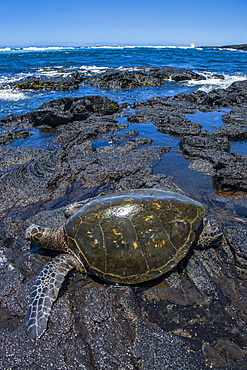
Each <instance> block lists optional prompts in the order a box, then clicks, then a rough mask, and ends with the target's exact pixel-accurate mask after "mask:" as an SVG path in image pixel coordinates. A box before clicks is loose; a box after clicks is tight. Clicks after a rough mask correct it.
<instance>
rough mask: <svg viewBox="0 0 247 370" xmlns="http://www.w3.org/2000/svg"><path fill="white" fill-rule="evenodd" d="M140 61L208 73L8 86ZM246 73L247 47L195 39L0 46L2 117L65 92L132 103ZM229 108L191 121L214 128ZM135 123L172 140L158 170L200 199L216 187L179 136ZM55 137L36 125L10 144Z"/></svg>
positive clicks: (158, 140) (244, 147)
mask: <svg viewBox="0 0 247 370" xmlns="http://www.w3.org/2000/svg"><path fill="white" fill-rule="evenodd" d="M141 66H145V67H163V66H167V67H177V68H186V69H190V70H193V71H195V72H198V73H200V74H203V75H204V76H205V77H206V79H205V80H203V81H183V82H174V81H167V83H166V84H165V85H163V86H159V87H156V86H155V87H141V88H135V89H117V90H111V89H97V88H94V87H90V86H83V85H82V86H80V88H79V89H78V90H71V91H18V90H14V89H6V88H5V86H6V85H7V84H8V83H10V82H16V81H19V80H20V79H22V78H24V77H28V76H35V77H39V76H56V75H61V70H62V71H63V74H64V75H66V74H69V73H71V72H76V71H79V72H81V73H84V74H85V75H92V74H95V73H99V72H101V71H103V70H107V69H110V68H118V69H120V70H121V69H130V70H131V69H133V68H134V69H136V68H138V67H141ZM215 75H221V76H224V79H222V78H217V77H215ZM245 79H247V52H245V51H237V50H230V49H228V50H222V49H217V48H215V49H201V48H195V47H193V45H192V46H191V47H175V46H174V47H171V46H170V47H168V46H167V47H165V46H160V47H159V46H156V47H152V46H150V47H138V46H125V47H123V46H121V47H110V46H107V47H102V46H101V47H96V46H91V47H43V48H41V47H27V48H0V119H1V118H2V117H4V116H5V115H7V114H10V113H25V112H28V111H30V110H33V109H36V108H38V107H39V106H40V105H41V104H43V103H44V102H45V101H49V100H52V99H57V98H61V97H65V96H80V97H82V96H86V95H101V96H107V97H109V98H111V99H113V100H115V101H117V102H118V103H123V102H128V103H130V104H133V103H134V102H136V101H146V100H147V99H149V98H151V97H153V96H160V97H166V96H174V95H176V94H178V93H181V92H184V93H188V92H192V91H196V90H203V91H206V92H208V91H210V90H212V89H214V88H226V87H228V86H230V85H231V83H233V82H234V81H241V80H245ZM225 112H226V110H219V111H215V112H209V113H201V112H197V113H196V114H194V115H187V116H188V118H189V119H190V120H191V121H195V122H198V123H200V124H202V125H203V127H204V128H205V129H206V130H208V131H213V130H215V129H217V128H219V127H220V126H221V125H222V124H223V122H222V120H221V117H222V115H223V114H224V113H225ZM130 128H131V129H132V128H133V127H132V126H131V127H130ZM134 128H136V129H137V128H138V131H139V134H140V136H142V137H145V135H146V136H149V137H151V138H152V139H153V144H152V145H164V146H170V147H171V149H172V150H171V153H169V154H167V153H166V154H164V159H163V158H162V159H161V161H159V163H156V164H155V165H154V170H155V172H163V173H165V174H167V175H172V176H174V177H175V178H176V180H177V182H178V184H179V185H181V187H183V188H184V189H185V190H186V191H187V192H188V193H189V194H191V195H194V197H197V198H198V199H199V200H200V198H201V193H205V192H210V193H212V192H215V190H214V189H213V186H212V179H211V177H210V176H206V175H202V174H199V173H196V172H195V171H194V170H191V169H188V161H187V160H186V159H184V158H183V157H182V156H181V154H180V153H178V149H179V138H173V137H171V136H169V135H164V134H162V133H160V132H158V131H157V129H156V127H154V125H153V124H152V123H147V124H146V125H145V128H144V126H142V127H134ZM36 130H38V129H36ZM142 130H144V132H143V131H142ZM128 131H129V129H128ZM51 140H52V137H49V135H47V136H46V134H44V133H41V132H39V131H38V132H35V129H34V130H33V132H32V136H31V137H30V138H28V139H24V140H19V141H16V142H14V143H12V144H11V145H16V146H20V145H31V146H37V147H45V148H47V149H48V150H54V149H56V146H54V145H53V144H52V142H51ZM100 140H101V141H100ZM47 142H48V144H47ZM104 145H109V143H107V142H106V141H105V140H104V139H103V140H102V139H99V141H98V142H95V147H99V146H104ZM232 150H235V151H236V152H239V153H240V154H247V143H246V141H241V142H233V143H232ZM168 157H169V159H168V160H167V158H168ZM196 194H197V195H196Z"/></svg>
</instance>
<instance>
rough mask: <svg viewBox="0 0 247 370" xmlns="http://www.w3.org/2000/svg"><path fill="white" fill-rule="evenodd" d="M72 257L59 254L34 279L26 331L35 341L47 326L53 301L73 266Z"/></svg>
mask: <svg viewBox="0 0 247 370" xmlns="http://www.w3.org/2000/svg"><path fill="white" fill-rule="evenodd" d="M75 264H76V263H75V261H74V257H73V256H72V255H69V254H64V255H60V256H58V257H57V258H55V259H54V260H52V261H51V262H49V263H48V264H47V265H45V266H44V268H43V269H42V271H41V272H40V274H39V276H38V277H37V280H36V281H35V283H34V285H33V287H32V290H31V294H30V301H29V305H28V313H27V317H28V332H29V335H30V338H31V339H32V340H33V341H36V340H37V339H39V338H40V337H41V335H42V334H43V333H44V332H45V330H46V328H47V321H48V319H49V316H50V312H51V308H52V304H53V302H54V301H55V300H56V298H57V296H58V292H59V289H60V288H61V285H62V283H63V281H64V278H65V276H66V275H67V273H68V272H69V271H70V270H72V269H73V268H74V267H75Z"/></svg>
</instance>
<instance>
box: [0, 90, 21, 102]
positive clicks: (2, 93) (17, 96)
mask: <svg viewBox="0 0 247 370" xmlns="http://www.w3.org/2000/svg"><path fill="white" fill-rule="evenodd" d="M26 98H27V96H26V94H24V93H23V92H21V91H18V90H12V89H1V90H0V100H8V101H17V100H24V99H26Z"/></svg>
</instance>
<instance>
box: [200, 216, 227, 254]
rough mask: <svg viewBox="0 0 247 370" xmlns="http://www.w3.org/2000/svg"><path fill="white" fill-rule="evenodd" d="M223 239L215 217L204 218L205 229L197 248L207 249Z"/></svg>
mask: <svg viewBox="0 0 247 370" xmlns="http://www.w3.org/2000/svg"><path fill="white" fill-rule="evenodd" d="M222 237H223V232H222V229H221V227H220V225H219V223H218V222H217V221H216V220H215V219H214V218H213V217H204V218H203V228H202V231H201V233H200V235H199V237H198V241H197V246H198V247H201V248H205V247H207V246H209V245H210V244H212V243H217V242H218V241H220V239H222Z"/></svg>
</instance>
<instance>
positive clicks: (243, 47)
mask: <svg viewBox="0 0 247 370" xmlns="http://www.w3.org/2000/svg"><path fill="white" fill-rule="evenodd" d="M201 47H202V48H203V49H215V48H217V49H235V50H244V51H247V44H239V45H225V46H201Z"/></svg>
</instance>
